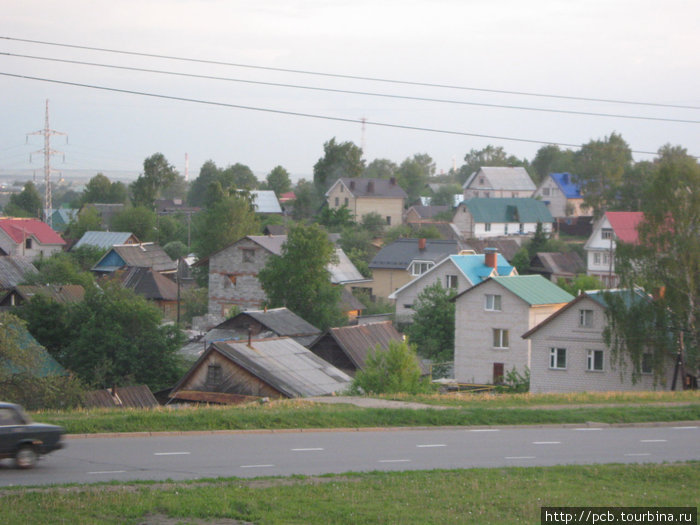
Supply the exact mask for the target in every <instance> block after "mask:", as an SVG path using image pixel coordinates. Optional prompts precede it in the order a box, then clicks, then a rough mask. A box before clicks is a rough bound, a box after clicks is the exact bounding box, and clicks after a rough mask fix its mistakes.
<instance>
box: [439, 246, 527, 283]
mask: <svg viewBox="0 0 700 525" xmlns="http://www.w3.org/2000/svg"><path fill="white" fill-rule="evenodd" d="M450 259H451V260H452V262H453V263H454V265H455V266H456V267H457V268H459V269H460V271H461V272H462V273H463V274H464V275H466V276H467V278H468V279H469V280H470V281H471V283H472V285H475V284H479V283H480V282H481V281H483V280H484V279H486V278H487V277H489V276H490V275H491V272H492V271H493V268H491V267H490V266H486V264H484V254H478V255H450ZM496 267H497V268H496V271H497V272H498V275H509V274H510V273H511V272H512V271H513V267H512V266H511V265H510V264H508V261H507V260H506V258H505V257H503V255H501V254H500V253H499V254H497V259H496Z"/></svg>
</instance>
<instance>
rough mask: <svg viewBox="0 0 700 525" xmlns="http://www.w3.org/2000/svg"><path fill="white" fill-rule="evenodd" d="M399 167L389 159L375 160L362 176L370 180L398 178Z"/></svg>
mask: <svg viewBox="0 0 700 525" xmlns="http://www.w3.org/2000/svg"><path fill="white" fill-rule="evenodd" d="M398 169H399V167H398V166H397V165H396V163H395V162H392V161H390V160H389V159H374V160H373V161H372V162H370V163H369V164H368V165H367V167H366V168H365V171H364V172H363V173H362V176H363V177H365V178H368V179H390V178H391V177H395V176H396V171H397V170H398Z"/></svg>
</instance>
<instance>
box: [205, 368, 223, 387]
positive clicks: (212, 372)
mask: <svg viewBox="0 0 700 525" xmlns="http://www.w3.org/2000/svg"><path fill="white" fill-rule="evenodd" d="M222 379H223V372H222V371H221V365H217V364H213V365H209V367H208V368H207V386H212V387H215V386H219V385H220V384H221V380H222Z"/></svg>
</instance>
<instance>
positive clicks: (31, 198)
mask: <svg viewBox="0 0 700 525" xmlns="http://www.w3.org/2000/svg"><path fill="white" fill-rule="evenodd" d="M4 211H5V215H8V216H14V217H35V218H36V217H41V214H42V204H41V197H40V196H39V192H38V191H37V189H36V186H34V183H32V182H31V181H30V182H27V183H26V184H25V185H24V189H23V190H22V191H21V192H20V193H16V194H13V195H11V196H10V201H9V203H8V204H7V206H5V210H4Z"/></svg>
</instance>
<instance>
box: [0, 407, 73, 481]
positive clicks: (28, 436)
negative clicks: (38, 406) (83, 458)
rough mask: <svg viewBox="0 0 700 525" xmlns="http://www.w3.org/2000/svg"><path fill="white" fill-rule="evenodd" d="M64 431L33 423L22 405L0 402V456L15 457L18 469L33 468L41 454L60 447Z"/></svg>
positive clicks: (51, 426)
mask: <svg viewBox="0 0 700 525" xmlns="http://www.w3.org/2000/svg"><path fill="white" fill-rule="evenodd" d="M63 434H65V430H64V429H63V428H61V427H58V426H56V425H45V424H43V423H33V422H32V420H31V419H30V418H29V416H27V414H25V413H24V410H23V409H22V407H21V406H19V405H15V404H13V403H2V402H0V459H5V458H14V459H15V465H16V466H17V468H22V469H26V468H32V467H34V465H36V462H37V459H39V456H41V455H43V454H48V453H49V452H51V451H53V450H57V449H59V448H63V442H62V437H63Z"/></svg>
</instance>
